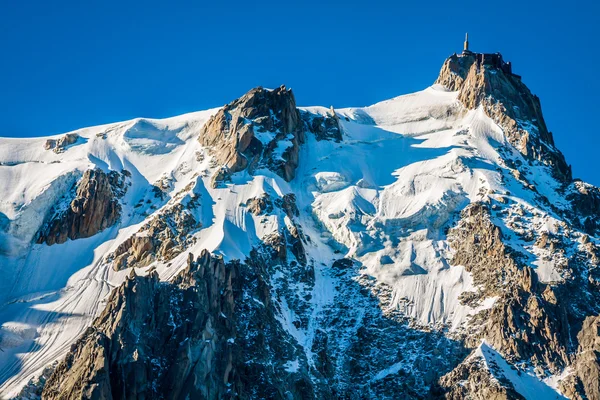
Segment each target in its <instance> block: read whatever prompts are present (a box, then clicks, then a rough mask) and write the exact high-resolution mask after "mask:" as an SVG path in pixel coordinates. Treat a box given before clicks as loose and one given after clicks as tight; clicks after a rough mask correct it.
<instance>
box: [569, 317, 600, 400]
mask: <svg viewBox="0 0 600 400" xmlns="http://www.w3.org/2000/svg"><path fill="white" fill-rule="evenodd" d="M577 341H578V342H579V348H578V349H577V357H576V359H575V362H574V363H573V366H572V373H571V374H570V376H568V377H567V379H565V380H564V381H563V382H561V391H562V392H563V393H565V394H567V395H568V396H569V397H570V398H574V399H585V398H587V399H600V317H598V316H590V317H587V318H586V319H585V321H583V325H582V327H581V331H580V332H579V334H578V335H577Z"/></svg>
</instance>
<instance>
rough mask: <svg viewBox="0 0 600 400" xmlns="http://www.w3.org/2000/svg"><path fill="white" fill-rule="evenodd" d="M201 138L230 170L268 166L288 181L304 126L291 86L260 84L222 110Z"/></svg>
mask: <svg viewBox="0 0 600 400" xmlns="http://www.w3.org/2000/svg"><path fill="white" fill-rule="evenodd" d="M199 140H200V143H201V144H202V145H204V146H207V147H209V148H211V152H212V154H213V156H214V159H215V162H216V163H217V164H218V165H223V166H225V167H226V168H227V170H228V171H229V172H230V173H235V172H239V171H242V170H244V169H246V168H248V169H249V170H250V171H253V170H255V169H256V168H259V167H263V166H266V167H269V168H271V169H273V170H274V171H276V172H277V173H278V174H280V175H281V176H282V177H283V178H284V179H285V180H287V181H289V180H291V179H292V178H293V177H294V171H295V169H296V167H297V165H298V151H299V147H300V144H302V143H303V142H304V127H303V124H302V123H301V120H300V113H299V111H298V110H297V109H296V100H295V99H294V94H293V93H292V91H291V89H286V88H285V86H281V87H279V88H277V89H275V90H268V89H263V88H261V87H259V88H256V89H252V90H251V91H249V92H248V93H246V94H245V95H244V96H242V97H240V98H239V99H237V100H235V101H233V102H232V103H230V104H227V105H225V106H224V107H223V108H222V109H221V110H219V111H218V112H217V114H215V115H214V116H213V117H212V118H211V119H210V120H209V121H208V122H207V123H206V125H204V127H203V128H202V131H201V132H200V136H199Z"/></svg>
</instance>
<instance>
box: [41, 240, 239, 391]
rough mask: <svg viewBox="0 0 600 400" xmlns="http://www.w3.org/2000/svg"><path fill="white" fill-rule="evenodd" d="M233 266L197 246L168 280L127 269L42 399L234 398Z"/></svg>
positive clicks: (235, 272) (236, 386) (235, 267)
mask: <svg viewBox="0 0 600 400" xmlns="http://www.w3.org/2000/svg"><path fill="white" fill-rule="evenodd" d="M238 273H239V272H238V264H237V263H229V264H225V263H224V262H223V260H222V259H221V258H216V257H212V256H211V255H210V254H209V253H208V252H207V251H203V252H202V254H201V255H200V257H198V259H197V260H194V259H193V256H192V255H191V254H190V257H189V259H188V266H187V268H185V269H184V270H183V271H182V272H181V273H180V274H179V275H177V276H176V277H175V278H174V279H173V281H172V282H171V283H169V284H163V283H161V282H160V281H159V279H158V276H157V275H156V273H151V274H150V275H149V276H146V277H139V276H135V274H134V273H132V275H130V277H129V278H128V279H127V280H126V281H125V282H124V283H123V284H122V285H121V286H120V287H119V288H117V289H116V290H114V291H113V292H112V293H111V295H110V297H109V298H108V304H107V306H106V308H105V309H104V311H103V312H102V313H101V314H100V316H99V317H98V318H96V320H95V321H94V323H93V324H92V326H91V327H90V328H89V329H88V330H87V331H86V332H85V334H84V335H83V336H82V337H80V338H79V340H78V341H77V342H76V343H75V344H74V345H73V346H72V348H71V351H70V352H69V353H68V354H67V356H66V358H65V360H64V361H63V362H61V363H60V364H59V365H58V367H57V368H56V370H55V371H54V373H53V374H52V376H51V377H50V378H49V379H48V381H47V383H46V386H45V388H44V391H43V398H44V399H125V398H127V399H132V398H142V399H143V398H145V399H160V398H164V399H186V398H190V399H192V398H193V399H195V398H198V399H199V398H202V399H224V398H238V394H239V393H240V380H239V377H238V375H237V372H236V369H235V367H234V363H235V362H236V360H239V358H240V357H241V355H240V354H239V353H238V352H236V348H235V346H234V343H235V338H236V326H235V324H234V321H235V314H234V311H235V301H236V300H235V299H236V296H237V295H236V293H237V291H238V288H237V287H236V284H237V283H238V282H239V281H238V280H237V276H238Z"/></svg>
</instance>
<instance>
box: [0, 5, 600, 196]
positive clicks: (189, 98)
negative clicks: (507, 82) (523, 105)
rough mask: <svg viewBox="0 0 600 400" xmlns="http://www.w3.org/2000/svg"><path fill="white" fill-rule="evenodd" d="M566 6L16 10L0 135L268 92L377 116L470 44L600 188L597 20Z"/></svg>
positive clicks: (595, 13)
mask: <svg viewBox="0 0 600 400" xmlns="http://www.w3.org/2000/svg"><path fill="white" fill-rule="evenodd" d="M122 3H126V4H122ZM168 3H170V4H171V5H169V4H168ZM558 3H559V2H558V1H537V0H536V1H527V0H521V1H493V2H487V1H481V0H479V1H447V0H446V1H411V2H403V1H381V2H380V1H360V2H358V1H346V2H318V1H298V2H296V1H263V2H260V1H236V0H230V1H222V2H214V1H213V2H210V3H208V2H202V1H195V2H191V1H190V2H187V1H172V2H167V1H153V0H148V1H144V2H142V1H139V2H134V1H119V2H116V1H110V0H108V1H60V0H58V1H56V2H47V1H38V0H34V1H27V0H24V1H8V0H3V1H1V2H0V51H1V54H2V56H1V58H0V120H1V121H2V122H1V123H0V136H22V137H25V136H40V135H50V134H56V133H61V132H66V131H69V130H73V129H76V128H80V127H85V126H90V125H97V124H102V123H108V122H114V121H120V120H125V119H130V118H134V117H139V116H143V117H155V118H160V117H167V116H172V115H177V114H181V113H185V112H190V111H196V110H201V109H206V108H209V107H215V106H220V105H223V104H225V103H227V102H229V101H231V100H232V99H234V98H236V97H238V96H240V95H241V94H243V93H244V92H246V91H247V90H248V89H250V88H252V87H254V86H258V85H262V86H266V87H275V86H278V85H280V84H282V83H284V84H286V85H287V86H288V87H292V88H293V89H294V92H295V94H296V99H297V102H298V104H299V105H324V106H329V105H334V106H335V107H345V106H361V105H369V104H372V103H374V102H377V101H380V100H384V99H386V98H390V97H394V96H397V95H400V94H404V93H409V92H413V91H417V90H420V89H423V88H425V87H427V86H428V85H430V84H431V83H433V81H434V80H435V78H436V77H437V74H438V71H439V68H440V67H441V65H442V62H443V61H444V59H445V58H446V57H447V56H448V55H450V54H451V53H453V52H455V51H456V52H458V51H460V50H461V47H462V41H463V37H464V33H465V31H468V32H469V35H470V38H471V47H472V49H473V50H474V51H486V52H495V51H500V52H501V53H503V55H504V57H505V59H508V60H510V61H512V62H513V69H514V71H515V73H517V74H520V75H523V80H524V82H525V83H526V84H527V85H528V86H529V87H530V89H531V90H532V91H533V92H534V93H536V94H537V95H538V96H539V97H540V98H541V100H542V106H543V109H544V115H545V117H546V121H547V123H548V126H549V128H550V130H551V131H552V132H554V135H555V140H556V142H557V144H558V146H559V148H560V149H561V150H562V151H563V152H564V153H565V155H566V157H567V161H568V162H569V163H571V164H573V169H574V176H575V177H581V178H583V179H585V180H587V181H590V182H592V183H594V184H596V185H600V170H599V168H598V166H599V163H598V159H599V157H600V156H599V154H598V153H599V150H600V135H599V134H598V127H597V118H598V114H599V112H598V107H599V105H600V104H599V100H598V94H600V79H599V77H598V65H600V63H599V61H600V60H599V58H600V46H599V45H598V40H599V38H600V34H599V32H598V27H599V25H600V17H599V15H600V6H598V5H596V2H593V1H592V0H586V1H570V2H560V3H561V4H560V6H558ZM172 4H176V5H172ZM553 4H557V5H553Z"/></svg>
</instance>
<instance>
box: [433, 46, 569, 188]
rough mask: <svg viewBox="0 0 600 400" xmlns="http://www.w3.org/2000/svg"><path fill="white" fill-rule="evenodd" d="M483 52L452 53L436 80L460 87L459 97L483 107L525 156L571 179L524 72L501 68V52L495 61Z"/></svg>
mask: <svg viewBox="0 0 600 400" xmlns="http://www.w3.org/2000/svg"><path fill="white" fill-rule="evenodd" d="M483 56H484V55H483V54H478V53H468V54H462V55H456V54H454V55H452V56H450V57H449V58H448V59H447V60H446V61H445V62H444V65H443V66H442V69H441V71H440V75H439V77H438V79H437V80H436V83H438V84H441V85H443V86H445V87H447V88H448V89H450V90H452V91H458V92H459V95H458V99H459V101H460V102H461V103H462V104H463V105H464V106H465V107H466V108H467V109H470V110H474V109H476V108H478V107H480V106H481V107H483V109H484V111H485V113H486V114H487V115H488V116H489V117H490V118H492V119H493V120H494V121H495V122H496V123H497V124H498V125H500V126H501V127H502V129H503V130H504V134H505V135H506V138H507V139H508V141H509V142H510V143H511V144H512V145H513V146H514V147H515V148H516V149H517V150H519V151H520V152H521V153H522V154H523V155H524V156H526V157H527V158H528V159H530V160H536V161H539V162H541V163H544V164H547V165H549V166H551V167H552V169H553V171H554V173H555V175H556V177H557V178H559V179H561V180H563V181H566V182H568V181H570V180H571V167H570V166H569V165H568V164H567V163H566V161H565V158H564V156H563V154H562V153H561V152H560V151H559V150H558V149H557V148H556V147H555V146H554V139H553V138H552V133H551V132H549V131H548V128H547V127H546V122H545V121H544V117H543V115H542V107H541V104H540V100H539V98H538V97H537V96H536V95H534V94H532V93H531V91H530V90H529V88H528V87H527V86H526V85H525V84H524V83H523V82H522V81H521V77H520V76H518V75H514V74H512V73H511V72H508V71H507V70H506V69H504V68H501V67H502V65H503V64H504V61H503V60H502V56H501V55H499V54H497V55H494V57H495V58H493V61H491V60H490V61H488V60H487V59H484V58H483ZM496 57H497V58H496ZM490 58H491V57H490Z"/></svg>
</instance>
